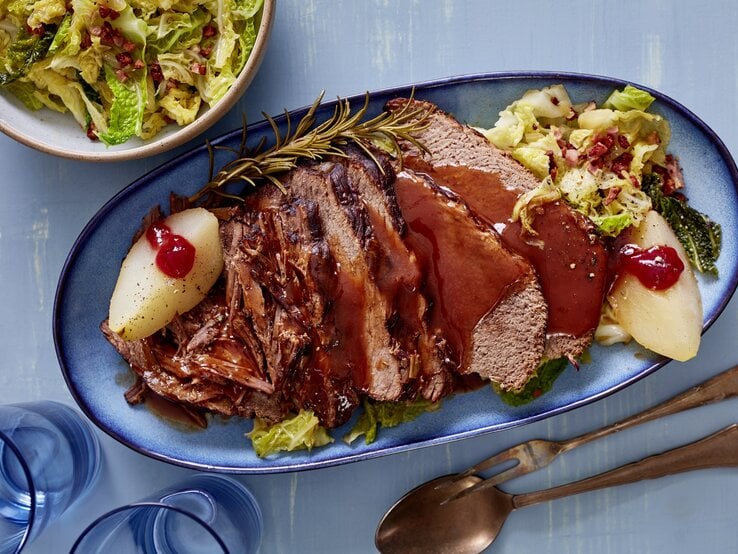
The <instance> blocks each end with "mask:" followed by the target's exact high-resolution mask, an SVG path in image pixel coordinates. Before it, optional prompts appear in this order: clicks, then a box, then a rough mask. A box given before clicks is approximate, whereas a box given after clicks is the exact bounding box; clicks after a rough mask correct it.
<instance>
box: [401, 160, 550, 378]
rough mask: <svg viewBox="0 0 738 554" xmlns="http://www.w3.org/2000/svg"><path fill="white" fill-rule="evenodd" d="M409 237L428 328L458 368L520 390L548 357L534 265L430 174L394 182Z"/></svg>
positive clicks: (411, 175) (542, 305)
mask: <svg viewBox="0 0 738 554" xmlns="http://www.w3.org/2000/svg"><path fill="white" fill-rule="evenodd" d="M395 190H396V192H397V198H398V201H399V205H400V209H401V211H402V215H403V217H404V218H405V220H406V222H407V226H408V232H407V234H406V235H405V241H406V243H407V244H408V246H409V247H410V248H411V250H413V251H414V252H415V254H416V255H417V257H418V259H419V260H420V261H421V264H422V266H423V270H424V273H425V276H426V277H425V283H424V290H425V292H426V293H427V295H428V298H429V300H430V303H431V307H430V311H429V326H430V329H431V331H432V332H433V333H434V334H435V336H436V342H437V343H438V344H444V352H445V355H446V357H447V358H448V359H449V361H450V363H451V364H452V365H453V366H454V368H455V369H456V371H458V372H459V373H462V374H468V373H473V374H478V375H480V376H481V377H483V378H485V379H489V380H491V381H493V382H495V383H497V384H499V385H500V386H501V387H502V388H503V389H506V390H518V389H520V388H521V387H522V386H523V385H524V384H525V383H526V382H527V381H528V379H530V377H531V375H533V374H534V372H535V370H536V368H537V367H538V364H539V363H540V361H541V355H542V353H543V348H544V339H545V330H546V304H545V301H544V299H543V295H542V294H541V291H540V288H539V286H538V281H537V278H536V275H535V272H534V271H533V268H532V266H531V265H530V264H529V263H528V261H527V260H525V259H524V258H523V257H521V256H518V255H516V254H513V253H511V252H510V251H509V250H507V249H506V248H505V247H504V246H503V244H502V242H501V241H500V239H499V236H498V235H497V234H496V233H495V231H494V230H493V229H492V228H490V227H489V226H488V225H486V224H484V223H483V222H481V221H479V220H478V219H477V218H476V217H475V216H474V215H473V214H472V213H471V212H470V211H469V209H468V208H467V206H466V205H465V204H464V202H463V200H461V198H459V197H458V196H457V195H456V194H454V193H452V192H451V191H449V190H447V189H443V188H442V187H440V186H438V185H437V184H436V183H434V182H433V181H431V180H430V179H428V178H424V177H422V176H419V175H416V174H414V173H412V171H402V172H400V173H399V174H398V176H397V180H396V181H395Z"/></svg>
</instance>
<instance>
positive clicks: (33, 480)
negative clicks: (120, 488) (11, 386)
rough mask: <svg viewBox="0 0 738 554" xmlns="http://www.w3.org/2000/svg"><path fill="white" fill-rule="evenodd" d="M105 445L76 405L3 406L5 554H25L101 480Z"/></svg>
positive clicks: (0, 525) (1, 528) (1, 545)
mask: <svg viewBox="0 0 738 554" xmlns="http://www.w3.org/2000/svg"><path fill="white" fill-rule="evenodd" d="M100 459H101V458H100V444H99V443H98V441H97V437H96V436H95V434H94V432H93V431H92V428H91V426H90V425H89V424H88V423H87V421H85V420H84V419H82V417H81V416H80V415H79V414H78V413H77V412H76V411H75V410H73V409H72V408H70V407H68V406H65V405H64V404H60V403H59V402H52V401H39V402H29V403H25V404H11V405H2V406H0V554H10V553H15V552H20V550H21V549H22V548H23V547H24V546H25V545H27V544H29V543H30V542H31V541H33V539H34V538H36V537H37V536H38V535H40V534H41V533H42V532H43V530H44V529H45V528H46V527H47V526H48V525H49V523H51V522H52V521H54V520H55V519H57V518H58V517H59V516H60V515H61V514H62V513H63V512H64V511H65V510H67V508H69V506H71V505H72V504H73V503H74V502H76V501H77V500H78V499H79V498H80V497H82V496H83V495H84V494H85V493H86V492H87V491H88V490H89V489H90V488H91V487H92V485H93V483H94V482H95V480H96V479H97V476H98V473H99V469H100Z"/></svg>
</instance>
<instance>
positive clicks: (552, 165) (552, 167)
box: [546, 150, 559, 181]
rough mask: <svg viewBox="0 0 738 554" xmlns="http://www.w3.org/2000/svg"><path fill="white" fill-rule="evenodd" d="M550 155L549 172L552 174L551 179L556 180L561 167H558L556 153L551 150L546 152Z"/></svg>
mask: <svg viewBox="0 0 738 554" xmlns="http://www.w3.org/2000/svg"><path fill="white" fill-rule="evenodd" d="M546 156H548V174H549V175H551V179H553V180H554V181H555V180H556V175H557V174H558V172H559V168H558V167H556V160H555V159H554V153H553V152H551V150H549V151H548V152H546Z"/></svg>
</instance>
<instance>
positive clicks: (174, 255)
mask: <svg viewBox="0 0 738 554" xmlns="http://www.w3.org/2000/svg"><path fill="white" fill-rule="evenodd" d="M146 240H148V241H149V244H150V245H151V247H152V248H154V249H155V250H157V253H156V267H158V268H159V269H160V270H161V272H162V273H164V275H166V276H167V277H173V278H175V279H181V278H183V277H185V276H186V275H187V274H188V273H189V272H190V271H191V270H192V267H193V266H194V265H195V247H194V246H193V245H192V244H191V243H190V242H189V241H188V240H187V239H186V238H184V237H183V236H182V235H175V234H174V233H172V230H171V229H170V228H169V227H167V226H166V225H164V224H163V223H162V222H161V221H158V222H156V223H154V224H152V225H151V226H150V227H149V228H148V229H147V230H146Z"/></svg>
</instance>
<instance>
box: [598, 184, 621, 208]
mask: <svg viewBox="0 0 738 554" xmlns="http://www.w3.org/2000/svg"><path fill="white" fill-rule="evenodd" d="M621 190H623V189H622V188H620V187H612V188H611V189H610V190H608V191H607V198H605V199H604V200H603V201H602V203H603V204H604V205H605V206H608V205H610V204H612V203H613V202H614V201H615V199H616V198H617V197H618V194H620V191H621Z"/></svg>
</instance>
